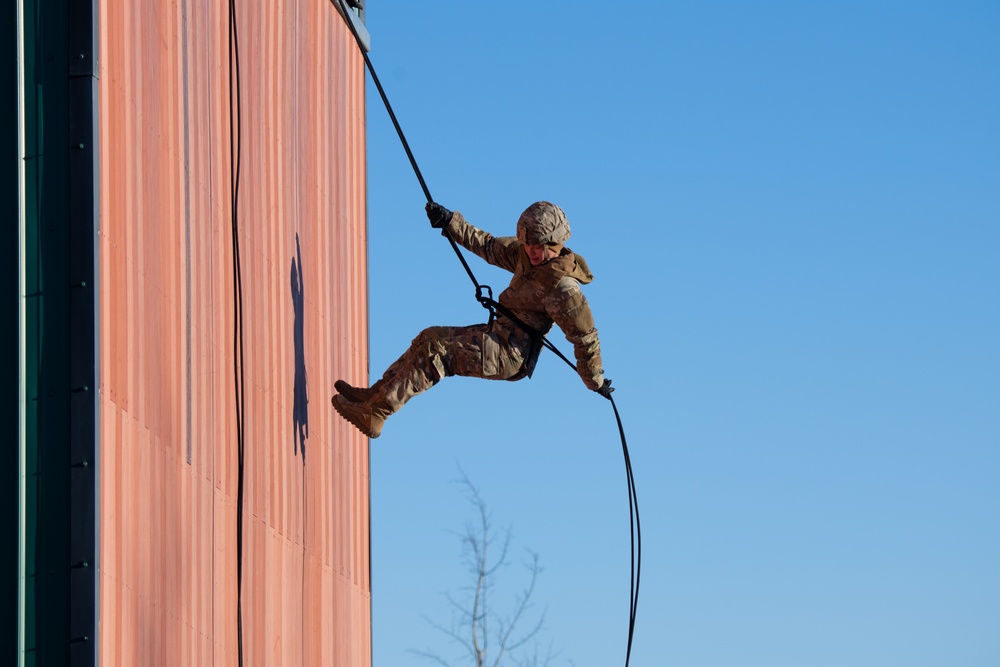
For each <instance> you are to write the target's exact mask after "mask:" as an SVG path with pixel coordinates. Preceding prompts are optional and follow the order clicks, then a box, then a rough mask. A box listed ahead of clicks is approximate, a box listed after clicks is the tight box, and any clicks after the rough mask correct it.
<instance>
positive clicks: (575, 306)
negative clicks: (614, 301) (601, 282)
mask: <svg viewBox="0 0 1000 667" xmlns="http://www.w3.org/2000/svg"><path fill="white" fill-rule="evenodd" d="M546 312H547V313H548V315H549V317H551V318H552V320H553V321H554V322H555V323H556V324H557V325H558V326H559V328H560V329H562V331H563V333H564V334H566V340H568V341H569V342H570V343H572V345H573V353H574V355H575V356H576V370H577V372H578V373H579V374H580V378H581V379H582V380H583V383H584V384H585V385H587V388H588V389H594V390H597V389H599V388H600V387H601V385H602V384H604V369H603V367H602V362H601V341H600V340H599V339H598V337H597V328H596V327H595V326H594V316H593V314H592V313H591V312H590V304H588V303H587V298H586V297H585V296H584V295H583V290H582V289H580V283H579V282H577V281H576V280H574V279H573V278H569V277H564V278H563V279H562V280H560V281H559V284H558V285H556V287H555V289H553V290H552V292H551V294H550V295H549V296H548V297H547V298H546Z"/></svg>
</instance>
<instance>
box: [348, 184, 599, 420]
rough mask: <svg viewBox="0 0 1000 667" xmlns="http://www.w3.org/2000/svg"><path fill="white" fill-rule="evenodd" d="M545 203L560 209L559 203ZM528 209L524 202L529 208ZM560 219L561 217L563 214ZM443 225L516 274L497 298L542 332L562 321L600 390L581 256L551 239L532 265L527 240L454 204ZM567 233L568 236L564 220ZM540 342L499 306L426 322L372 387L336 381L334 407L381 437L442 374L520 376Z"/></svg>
mask: <svg viewBox="0 0 1000 667" xmlns="http://www.w3.org/2000/svg"><path fill="white" fill-rule="evenodd" d="M539 204H546V202H539ZM534 206H538V204H536V205H534ZM548 206H550V207H553V208H555V209H556V210H557V211H558V213H559V215H563V214H562V211H561V209H558V207H554V206H553V205H551V204H548ZM531 210H532V209H531V208H529V210H528V211H531ZM528 211H526V212H525V214H527V213H528ZM523 218H524V216H522V219H523ZM562 222H563V223H565V217H563V218H562ZM446 230H447V232H448V233H449V234H450V236H451V238H453V239H454V240H455V241H456V242H457V243H459V244H460V245H462V246H464V247H465V248H466V249H468V250H469V251H471V252H473V253H475V254H476V255H478V256H479V257H481V258H483V259H484V260H486V261H487V262H489V263H490V264H493V265H495V266H498V267H500V268H503V269H506V270H508V271H510V272H512V273H513V274H514V276H513V278H512V279H511V281H510V285H509V286H508V287H507V289H505V290H504V291H503V292H502V293H501V294H500V297H499V299H498V301H499V302H500V304H501V305H502V306H504V307H505V308H506V309H507V310H509V311H510V312H511V313H512V314H513V315H514V316H515V317H517V318H518V319H519V320H520V321H521V322H523V323H524V324H526V325H528V326H529V327H531V328H532V329H534V330H535V331H537V332H539V333H541V334H546V333H548V332H549V330H550V329H551V328H552V325H553V323H555V324H557V325H559V328H560V329H562V331H563V333H564V334H565V335H566V338H567V340H569V341H570V343H572V345H573V351H574V354H575V356H576V367H577V372H578V373H579V375H580V377H581V379H582V380H583V383H584V384H585V385H586V386H587V387H588V388H589V389H593V390H595V391H596V390H598V389H599V388H600V387H601V385H602V383H603V382H604V375H603V370H602V368H601V348H600V342H599V340H598V337H597V329H596V328H595V327H594V318H593V315H592V314H591V312H590V306H589V305H588V304H587V299H586V298H585V297H584V295H583V291H582V289H581V287H580V285H581V283H582V284H586V283H589V282H591V281H592V280H593V279H594V277H593V275H591V273H590V269H589V268H588V267H587V263H586V261H584V259H583V257H581V256H579V255H577V254H575V253H573V251H571V250H570V249H568V248H565V247H562V246H561V245H559V244H550V245H551V246H552V247H554V248H557V249H559V255H558V256H557V257H554V258H552V259H549V260H548V261H547V262H545V263H543V264H541V265H538V266H533V265H532V264H531V261H530V260H529V258H528V255H527V252H526V251H525V249H524V245H525V243H524V242H522V241H521V240H519V239H518V238H517V237H494V236H492V235H490V234H488V233H487V232H484V231H483V230H481V229H478V228H476V227H474V226H472V225H470V224H469V223H468V222H466V220H465V218H464V217H463V216H462V214H461V213H458V212H457V211H456V212H455V213H454V214H452V216H451V220H450V221H449V222H448V223H447V226H446ZM529 231H530V230H529ZM518 234H519V236H520V237H521V238H522V239H526V240H527V242H529V243H532V244H533V245H537V244H538V243H537V241H539V240H544V239H546V238H550V236H545V235H543V236H542V237H541V239H540V238H532V235H531V234H530V233H528V234H527V235H526V234H525V230H524V229H522V226H521V224H520V221H519V227H518ZM564 236H565V237H568V236H569V227H568V224H567V225H566V228H565V235H564ZM560 238H561V237H560ZM541 347H542V346H541V341H539V340H537V339H536V338H535V337H533V336H532V335H531V334H530V333H529V332H527V331H525V330H524V329H523V328H522V327H520V326H518V325H517V324H515V323H514V322H513V321H511V319H509V318H508V317H506V316H505V315H503V314H502V313H498V315H497V318H496V320H495V321H494V322H493V324H492V325H486V324H477V325H473V326H466V327H430V328H427V329H424V330H423V331H421V332H420V334H419V335H418V336H417V337H416V338H414V339H413V343H412V344H411V345H410V347H409V349H408V350H407V351H406V352H405V353H404V354H403V356H401V357H400V358H399V359H398V360H397V361H396V362H395V363H393V364H392V365H391V366H389V368H388V369H387V370H386V371H385V373H384V374H383V376H382V379H380V380H379V381H378V382H376V383H375V384H374V385H373V386H372V387H371V388H370V389H355V388H353V387H350V385H347V384H346V383H343V382H342V381H341V382H338V383H337V387H338V390H340V391H341V394H343V396H335V397H334V407H336V408H337V410H338V412H340V413H341V414H342V415H344V416H345V418H348V419H349V420H350V421H352V423H355V426H358V427H359V428H360V429H361V430H362V431H364V432H366V433H367V434H368V435H369V437H378V432H379V431H381V421H379V420H384V418H385V417H387V416H388V415H390V414H392V413H394V412H396V411H398V410H399V409H400V408H401V407H403V405H404V404H405V403H406V402H407V401H408V400H410V399H411V398H412V397H414V396H416V395H417V394H419V393H421V392H423V391H426V390H427V389H430V388H431V387H433V386H434V385H435V384H437V383H438V381H440V380H441V378H444V377H448V376H451V375H462V376H471V377H481V378H486V379H490V380H520V379H521V378H524V377H528V376H530V375H531V373H532V371H533V370H534V367H535V362H536V361H537V360H538V355H539V353H540V352H541ZM338 399H339V401H340V405H338ZM348 402H358V403H360V402H363V403H364V405H365V406H366V407H367V408H371V410H372V411H373V412H374V413H375V414H376V421H379V424H378V427H377V428H374V429H372V428H367V427H362V426H360V425H358V423H357V422H356V421H355V420H354V419H351V418H350V417H348V415H346V414H345V411H344V409H343V408H344V405H345V404H346V403H348ZM348 407H350V406H348Z"/></svg>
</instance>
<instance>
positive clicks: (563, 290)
mask: <svg viewBox="0 0 1000 667" xmlns="http://www.w3.org/2000/svg"><path fill="white" fill-rule="evenodd" d="M447 230H448V233H449V234H451V237H452V238H453V239H455V242H457V243H459V244H460V245H462V246H463V247H465V248H467V249H468V250H469V251H471V252H473V253H475V254H476V255H478V256H479V257H482V258H483V259H484V260H486V261H487V262H489V263H490V264H493V265H494V266H499V267H500V268H502V269H506V270H507V271H510V272H511V273H513V274H514V277H513V278H511V281H510V285H509V286H508V287H507V289H505V290H504V291H503V292H502V293H501V294H500V298H499V299H498V301H499V302H500V305H502V306H504V307H505V308H507V309H508V310H510V312H511V313H512V314H513V315H514V316H515V317H517V318H518V319H519V320H521V321H522V322H524V323H525V324H527V325H528V326H529V327H532V328H533V329H535V330H536V331H538V332H539V333H541V334H542V335H544V334H547V333H548V332H549V330H550V329H551V328H552V324H553V323H555V324H557V325H559V328H560V329H562V331H563V333H564V334H566V340H568V341H569V342H570V343H572V345H573V353H574V355H575V356H576V369H577V372H578V373H579V374H580V377H581V378H582V379H583V383H584V384H585V385H587V387H588V388H589V389H594V390H596V389H598V388H600V386H601V385H602V384H603V383H604V370H603V369H602V367H601V343H600V340H599V339H598V337H597V329H596V328H595V327H594V316H593V315H592V314H591V312H590V305H589V304H588V303H587V299H586V297H584V296H583V290H582V289H581V287H580V284H581V283H583V284H587V283H589V282H591V281H592V280H593V279H594V276H593V275H592V274H591V273H590V268H589V267H588V266H587V262H586V261H585V260H584V259H583V257H581V256H580V255H577V254H575V253H574V252H573V251H572V250H570V249H569V248H563V249H562V252H561V254H560V255H559V256H558V257H555V258H553V259H550V260H549V261H548V262H546V263H544V264H541V265H539V266H532V265H531V261H530V260H529V259H528V254H527V252H525V250H524V244H522V243H521V242H520V241H518V240H517V238H516V237H513V236H503V237H495V236H492V235H491V234H489V233H487V232H484V231H483V230H481V229H478V228H477V227H474V226H472V225H470V224H469V223H468V222H467V221H466V220H465V218H464V217H463V216H462V214H461V213H459V212H457V211H456V212H455V213H454V215H453V216H452V218H451V222H450V223H449V224H448V227H447ZM497 324H499V325H500V327H502V328H503V329H505V330H506V331H508V332H510V333H515V332H516V331H518V330H519V329H520V327H518V325H517V324H515V323H514V322H512V321H511V320H510V319H509V318H507V317H505V316H504V315H503V314H502V313H501V314H498V315H497ZM540 351H541V345H540V344H538V345H536V346H535V349H534V351H533V354H532V355H531V358H530V359H529V360H528V368H529V369H530V368H532V367H533V366H534V363H535V360H536V359H537V357H538V353H539V352H540Z"/></svg>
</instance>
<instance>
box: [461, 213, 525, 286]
mask: <svg viewBox="0 0 1000 667" xmlns="http://www.w3.org/2000/svg"><path fill="white" fill-rule="evenodd" d="M445 229H447V231H448V233H449V234H451V238H453V239H455V242H456V243H458V244H459V245H460V246H462V247H463V248H465V249H466V250H468V251H469V252H472V253H475V254H476V255H478V256H479V257H481V258H482V259H484V260H486V261H487V262H489V263H490V264H492V265H494V266H499V267H500V268H501V269H507V270H508V271H511V272H513V271H514V267H515V266H517V261H518V257H519V256H520V252H521V250H520V245H521V244H520V242H519V241H518V240H517V239H516V238H514V237H510V236H507V237H503V236H501V237H496V236H493V235H492V234H490V233H488V232H484V231H483V230H481V229H479V228H478V227H475V226H473V225H470V224H469V223H468V222H467V221H466V219H465V217H464V216H463V215H462V214H461V213H459V212H458V211H455V212H454V213H453V214H452V216H451V222H449V223H448V226H447V227H446V228H445Z"/></svg>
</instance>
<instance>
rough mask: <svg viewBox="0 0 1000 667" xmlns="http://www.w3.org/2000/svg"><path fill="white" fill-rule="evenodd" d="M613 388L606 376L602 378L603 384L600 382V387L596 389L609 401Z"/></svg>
mask: <svg viewBox="0 0 1000 667" xmlns="http://www.w3.org/2000/svg"><path fill="white" fill-rule="evenodd" d="M614 390H615V388H614V387H612V386H611V380H609V379H607V378H604V384H602V385H601V388H600V389H597V390H596V391H597V393H598V394H600V395H601V396H603V397H604V398H606V399H608V400H609V401H610V400H611V392H613V391H614Z"/></svg>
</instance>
